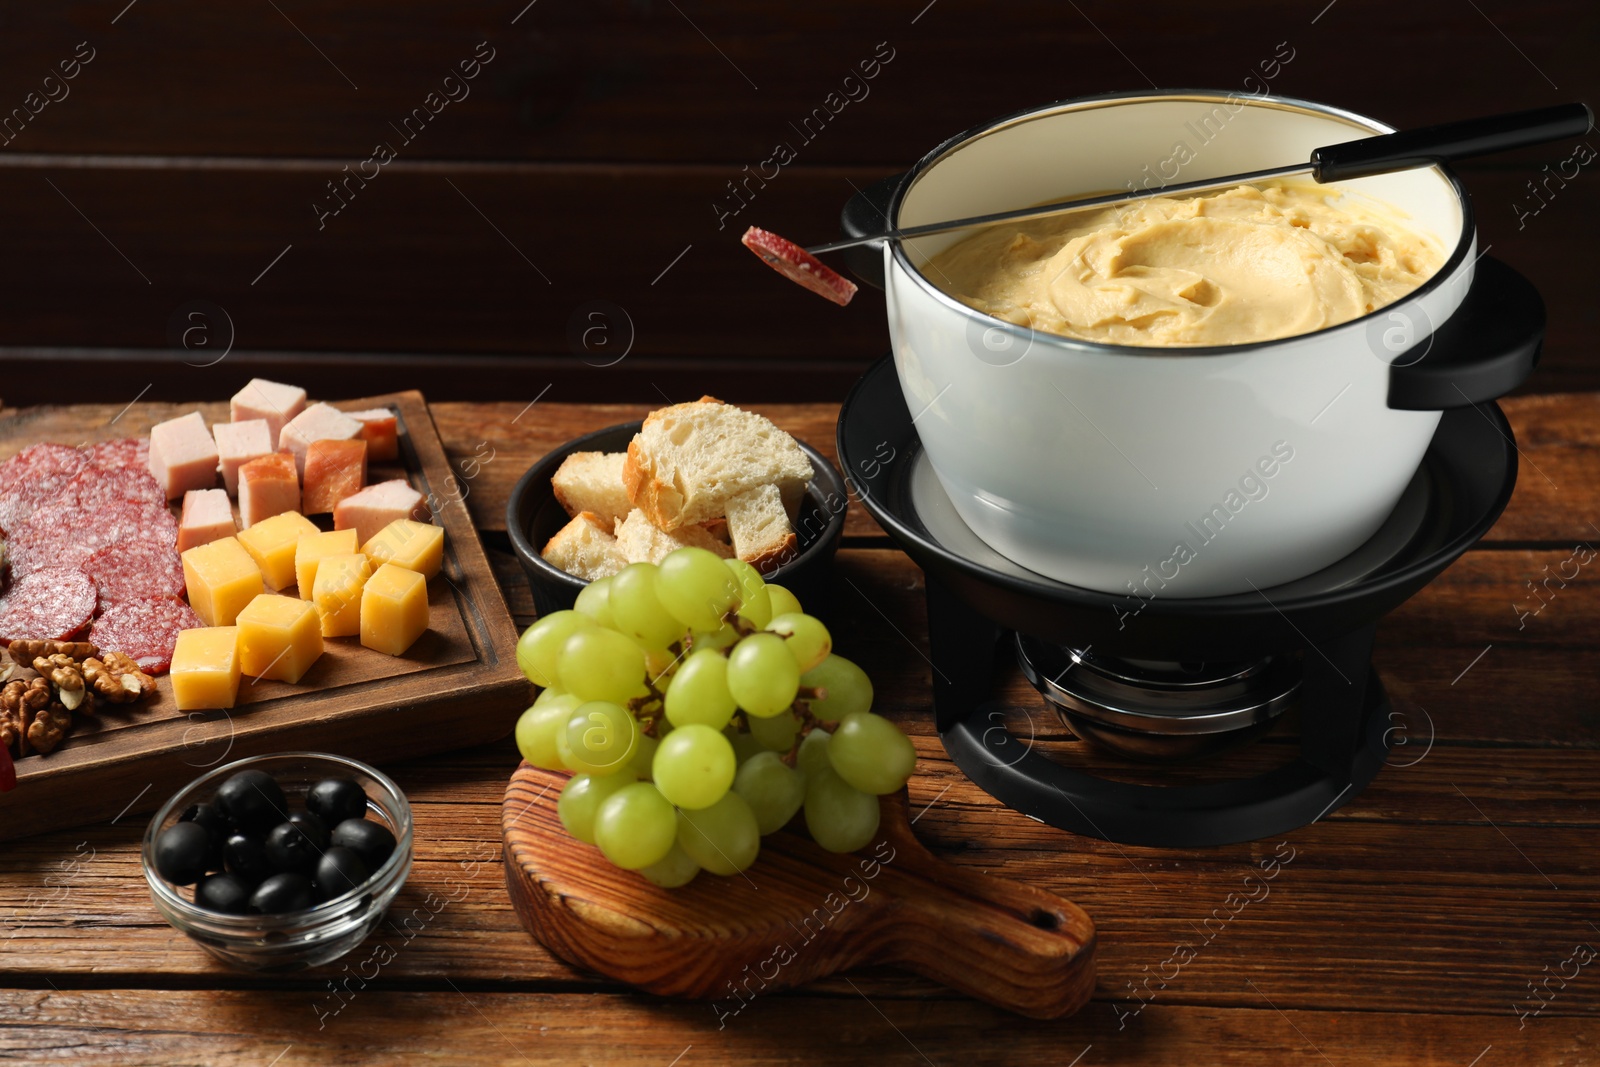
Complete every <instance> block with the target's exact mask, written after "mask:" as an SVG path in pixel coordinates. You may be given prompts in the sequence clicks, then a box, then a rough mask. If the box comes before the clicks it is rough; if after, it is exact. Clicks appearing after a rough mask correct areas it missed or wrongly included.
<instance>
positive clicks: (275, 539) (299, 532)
mask: <svg viewBox="0 0 1600 1067" xmlns="http://www.w3.org/2000/svg"><path fill="white" fill-rule="evenodd" d="M314 533H321V531H320V530H318V529H317V524H316V523H314V522H312V521H311V520H310V519H308V518H306V517H305V516H304V515H302V514H300V513H299V512H298V511H285V512H282V513H280V514H277V515H274V516H272V517H271V518H270V519H262V520H261V521H260V522H258V523H256V524H255V525H254V526H252V527H250V528H249V529H248V530H241V531H240V533H239V543H240V544H241V545H243V546H244V550H245V551H246V552H248V553H250V558H251V559H253V560H255V561H256V566H258V567H260V568H261V577H263V578H265V579H266V582H267V584H268V585H269V586H271V587H272V588H273V589H275V590H284V589H291V588H293V587H294V585H295V571H294V550H295V544H296V543H297V542H299V540H300V538H302V537H306V536H308V535H310V534H314Z"/></svg>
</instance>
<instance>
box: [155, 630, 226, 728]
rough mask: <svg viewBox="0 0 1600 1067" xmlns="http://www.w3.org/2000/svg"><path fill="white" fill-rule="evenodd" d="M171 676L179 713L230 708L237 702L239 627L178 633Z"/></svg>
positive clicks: (173, 651)
mask: <svg viewBox="0 0 1600 1067" xmlns="http://www.w3.org/2000/svg"><path fill="white" fill-rule="evenodd" d="M171 673H172V695H173V697H175V698H176V699H177V701H178V710H179V711H195V710H197V709H200V708H231V707H233V704H234V701H236V700H238V699H239V628H238V627H237V626H207V627H201V628H198V629H194V630H182V631H180V632H179V633H178V644H177V647H176V648H174V649H173V650H172V672H171Z"/></svg>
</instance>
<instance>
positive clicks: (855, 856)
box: [501, 763, 1095, 1021]
mask: <svg viewBox="0 0 1600 1067" xmlns="http://www.w3.org/2000/svg"><path fill="white" fill-rule="evenodd" d="M566 780H567V775H565V774H561V773H558V772H554V771H544V770H540V769H538V768H536V767H532V766H530V765H529V764H527V763H524V764H522V766H520V767H519V768H517V770H516V772H515V773H514V774H513V775H512V776H511V784H510V785H509V786H508V787H507V789H506V797H505V803H504V806H503V808H502V811H501V819H502V828H503V832H504V837H505V868H506V887H507V889H508V890H509V891H510V893H511V902H512V905H513V906H514V907H515V908H516V911H517V914H518V916H520V917H521V919H522V924H523V925H524V926H525V927H527V928H528V930H529V931H530V932H531V933H532V934H533V935H534V936H535V937H537V938H538V939H539V940H540V941H541V942H543V943H544V945H545V947H547V948H548V949H550V951H551V952H554V953H555V954H556V955H558V956H560V957H561V958H563V959H565V960H567V961H568V962H569V963H573V964H576V965H578V966H580V967H586V968H588V969H590V970H592V971H598V972H600V973H601V974H604V975H607V976H609V977H611V978H615V979H617V980H619V981H623V982H627V983H628V984H630V985H634V986H638V987H639V988H640V989H644V990H647V991H648V992H651V993H659V994H661V995H663V996H673V997H689V998H695V999H704V1000H710V1001H712V1006H713V1008H714V1009H715V1011H716V1013H717V1015H718V1017H719V1019H720V1020H723V1021H725V1020H726V1018H727V1016H728V1015H729V1014H737V1013H738V1012H739V1011H740V1010H742V1009H743V1007H744V1005H746V1004H747V1003H749V1002H750V1001H751V1000H752V999H754V998H756V997H760V996H763V995H765V994H768V993H774V992H777V991H778V990H781V989H789V988H792V987H794V986H799V985H803V984H805V983H806V982H810V981H814V980H815V979H818V978H821V977H824V976H826V975H830V974H833V973H835V972H836V971H843V970H848V969H850V968H853V967H859V966H864V965H867V964H892V965H895V966H900V967H905V968H907V969H909V970H912V971H915V972H916V973H918V974H920V975H923V976H924V977H926V978H931V979H933V980H934V981H937V982H940V983H942V984H943V985H946V986H949V987H950V988H952V989H957V990H960V991H961V992H963V993H966V994H968V995H970V996H973V997H976V998H978V999H979V1000H983V1001H987V1002H988V1003H990V1004H994V1005H996V1006H998V1007H1002V1008H1006V1009H1008V1010H1010V1011H1014V1012H1017V1013H1018V1014H1021V1015H1026V1016H1029V1017H1031V1018H1036V1019H1052V1018H1056V1017H1058V1016H1061V1015H1068V1014H1071V1013H1072V1012H1075V1011H1077V1010H1078V1009H1079V1008H1081V1007H1083V1005H1084V1004H1085V1003H1086V1002H1087V1001H1088V999H1089V995H1090V993H1092V992H1093V990H1094V982H1095V931H1094V923H1093V921H1092V920H1091V919H1090V918H1089V916H1088V914H1087V913H1086V912H1085V911H1084V910H1083V909H1082V908H1080V907H1078V906H1077V905H1076V904H1073V903H1072V902H1071V901H1068V900H1065V899H1063V898H1061V897H1058V896H1055V895H1054V894H1052V893H1047V892H1045V891H1044V890H1042V889H1035V888H1033V887H1032V886H1027V885H1022V884H1021V883H1018V882H1011V881H1006V880H1004V879H1001V878H995V877H991V876H989V875H986V874H982V873H980V872H978V871H976V870H973V869H971V868H966V867H956V866H953V865H951V864H948V863H945V862H943V861H941V860H939V859H936V858H935V857H934V856H933V854H932V853H930V852H929V851H928V850H927V849H926V848H924V847H923V846H922V845H921V844H920V843H919V842H918V841H917V839H916V837H915V836H914V835H913V834H912V832H911V826H910V824H909V823H908V822H907V819H906V795H905V791H904V790H901V791H900V792H899V793H897V794H894V795H892V796H888V797H884V798H883V817H882V826H881V827H880V829H879V836H878V840H877V841H875V842H874V843H873V844H871V845H869V846H867V847H866V848H863V849H861V850H860V851H859V852H855V853H851V854H847V855H836V854H834V853H831V852H828V851H826V850H825V849H822V848H820V847H819V846H817V845H816V844H814V843H813V842H812V841H811V840H810V839H809V838H807V837H805V836H804V835H803V834H801V833H799V832H797V831H796V830H795V829H794V828H792V827H791V828H789V829H785V830H781V831H779V832H778V833H776V834H772V835H770V836H768V837H765V838H762V841H761V855H760V856H759V857H757V859H756V862H755V864H754V865H753V866H752V867H751V868H750V869H749V870H748V871H746V872H745V873H744V874H743V875H734V876H733V877H729V878H720V877H717V876H715V875H711V874H707V873H705V872H701V873H700V874H699V875H698V876H697V877H696V878H695V879H694V881H692V882H690V883H689V884H688V885H687V886H684V887H682V888H679V889H660V888H658V887H656V886H654V885H652V884H651V883H649V882H647V881H646V880H645V879H644V878H643V877H641V876H640V875H638V874H635V873H633V872H631V871H623V870H618V869H617V868H615V867H613V866H612V865H611V864H610V863H608V862H606V860H605V858H604V857H603V856H602V855H601V854H600V850H599V849H597V848H595V847H594V846H593V845H585V844H583V843H581V842H579V841H576V840H574V839H573V838H572V837H571V836H570V835H568V834H567V832H566V830H565V829H564V828H563V827H562V825H561V820H560V818H559V816H558V815H557V813H556V801H557V799H558V797H559V796H560V793H561V787H562V785H563V784H565V782H566Z"/></svg>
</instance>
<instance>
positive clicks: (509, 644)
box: [0, 391, 531, 840]
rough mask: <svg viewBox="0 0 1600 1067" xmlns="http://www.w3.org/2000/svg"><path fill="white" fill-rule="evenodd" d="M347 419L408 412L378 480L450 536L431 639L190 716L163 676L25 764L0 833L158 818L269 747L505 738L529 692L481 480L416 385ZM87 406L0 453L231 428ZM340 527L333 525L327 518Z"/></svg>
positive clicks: (322, 665) (338, 658)
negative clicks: (395, 482)
mask: <svg viewBox="0 0 1600 1067" xmlns="http://www.w3.org/2000/svg"><path fill="white" fill-rule="evenodd" d="M333 404H334V406H335V407H338V408H342V409H344V410H346V411H360V410H364V409H369V408H381V407H387V408H390V409H392V410H393V411H394V412H395V413H396V415H397V416H398V421H399V426H400V459H399V461H398V462H395V463H390V464H374V465H372V467H371V468H370V470H369V472H368V480H369V482H376V481H383V480H385V479H389V478H405V479H407V480H408V481H410V482H411V484H412V485H413V486H415V487H416V488H417V489H418V491H420V492H421V493H422V494H423V495H424V496H426V497H427V498H428V499H429V501H430V503H431V505H432V507H433V509H434V522H435V523H436V524H438V525H440V526H443V527H444V531H445V542H444V567H443V569H442V570H441V572H440V573H439V574H438V575H437V576H436V577H435V578H433V579H432V580H431V581H430V582H429V583H428V601H429V619H428V632H427V633H425V634H424V635H423V636H422V637H420V638H418V639H417V642H416V643H415V644H414V645H412V646H411V648H410V649H408V650H407V652H406V654H405V655H403V656H388V655H385V654H383V653H381V652H376V651H373V650H372V649H369V648H365V647H363V646H362V645H361V644H360V642H359V641H358V640H357V639H356V638H354V637H340V638H328V639H326V641H325V646H324V647H325V651H324V652H323V654H322V656H321V658H320V659H318V660H317V662H316V663H315V664H314V665H313V666H312V668H311V670H310V671H309V672H308V673H307V674H306V676H305V677H304V678H302V679H301V680H300V681H299V682H298V683H297V684H294V685H290V684H288V683H285V682H275V681H270V680H257V679H253V678H249V677H246V678H244V679H243V680H242V682H241V683H240V686H239V700H238V704H237V706H235V707H234V708H232V709H229V710H226V711H194V712H187V713H186V712H182V711H179V710H178V709H177V705H176V703H175V702H174V700H173V697H172V682H171V679H170V677H169V676H167V675H165V674H163V675H160V676H159V677H158V679H157V681H158V684H159V687H160V691H159V693H158V694H157V695H156V696H155V697H153V698H152V699H150V700H147V701H142V702H140V703H137V704H132V705H124V706H112V707H104V706H97V709H96V714H95V715H93V716H78V717H77V719H76V724H75V727H74V731H73V733H72V735H71V736H70V737H68V739H67V741H66V742H65V743H64V744H63V745H62V747H61V748H59V749H57V750H56V751H55V752H53V753H51V754H49V755H47V756H38V755H32V756H27V757H24V758H23V759H19V760H17V763H16V767H17V779H18V782H17V787H16V788H15V789H13V790H12V791H11V792H9V793H0V840H5V839H9V838H15V837H22V836H25V835H27V834H32V833H38V832H40V831H43V830H50V829H55V828H58V827H63V826H77V825H81V824H84V823H89V822H96V821H99V820H102V819H114V818H120V817H121V816H123V815H127V814H134V813H138V812H143V811H149V810H152V809H154V808H156V807H158V806H160V805H161V804H162V803H163V802H165V801H166V799H167V798H168V797H169V796H170V795H171V794H172V793H174V792H176V791H177V790H178V789H180V788H182V787H183V786H184V785H186V784H187V783H188V782H189V781H191V780H193V779H194V778H196V777H198V776H199V775H201V774H203V773H205V772H206V771H207V770H209V769H211V768H213V767H217V766H220V765H221V764H223V763H226V762H229V761H232V760H236V759H241V758H243V757H245V756H251V755H257V754H260V753H266V752H282V751H293V750H314V751H326V752H333V753H336V754H339V755H344V756H350V757H353V758H355V759H361V760H366V761H381V760H394V759H404V758H408V757H411V756H418V755H425V754H428V753H433V752H442V751H447V750H449V749H452V748H464V747H467V746H471V745H478V744H483V743H485V742H488V741H493V740H495V739H497V738H500V737H504V736H505V735H506V734H507V733H508V732H510V730H511V728H512V726H513V725H515V722H516V718H517V715H518V714H519V713H520V712H521V711H522V709H523V708H524V707H526V706H527V703H528V701H529V699H530V695H531V693H530V688H531V687H530V686H529V685H528V682H527V680H526V679H525V678H523V676H522V672H521V671H520V670H518V669H517V665H516V641H517V632H516V627H515V625H514V624H513V623H512V620H511V615H510V612H509V611H508V610H507V609H506V604H505V600H504V598H503V597H502V595H501V593H500V588H499V586H498V584H496V582H495V578H494V574H493V572H492V571H491V569H490V566H489V561H488V558H487V557H486V556H485V555H484V551H483V544H482V542H481V541H479V539H478V533H477V530H476V529H475V528H474V526H473V523H472V518H471V516H470V515H469V514H468V512H467V509H466V506H465V504H464V500H465V497H466V495H467V493H468V492H469V491H470V480H471V474H472V473H473V472H472V471H457V470H455V469H453V468H452V466H451V464H450V459H449V457H448V456H447V455H446V453H445V450H444V446H443V444H442V443H441V442H440V440H439V434H438V431H437V430H436V429H435V428H434V425H433V418H432V416H431V415H430V414H429V412H428V406H427V403H426V402H425V401H424V400H423V397H422V394H421V393H418V392H414V391H413V392H404V393H390V394H385V395H383V396H374V397H367V398H364V399H359V400H349V401H335V402H333ZM93 410H95V409H88V408H85V407H83V406H75V407H73V408H28V409H24V410H22V411H20V412H17V411H8V412H5V413H3V414H0V459H4V458H5V457H7V456H10V455H11V454H13V453H15V452H17V451H20V450H21V449H23V448H25V447H27V446H28V445H31V444H35V443H38V442H40V441H54V442H57V443H60V444H68V445H80V444H85V443H92V442H95V441H100V440H108V439H113V438H118V437H138V436H142V435H145V434H147V433H148V432H149V429H150V427H151V426H152V425H154V424H155V423H157V422H160V421H162V420H164V419H168V418H172V417H173V416H175V415H181V414H184V413H185V412H188V411H194V410H199V411H200V412H201V414H202V415H204V416H205V418H206V420H207V422H213V421H218V420H221V421H225V420H226V419H227V418H228V406H227V404H225V403H222V404H198V405H196V404H186V405H177V404H148V405H142V404H141V405H134V406H133V407H130V408H128V409H124V410H123V411H122V412H121V413H120V414H119V413H118V409H116V408H115V407H110V406H108V407H107V409H106V414H105V416H104V418H103V419H91V420H88V423H87V424H86V422H85V420H84V413H85V412H86V411H93ZM314 518H316V519H317V520H318V521H319V525H323V526H324V527H325V528H331V517H330V516H316V517H314Z"/></svg>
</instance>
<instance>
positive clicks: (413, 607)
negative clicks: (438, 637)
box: [361, 563, 428, 656]
mask: <svg viewBox="0 0 1600 1067" xmlns="http://www.w3.org/2000/svg"><path fill="white" fill-rule="evenodd" d="M427 629H428V580H427V579H426V578H424V577H423V576H422V575H420V574H418V573H417V572H416V571H408V570H406V569H405V568H404V567H397V566H395V565H394V564H393V563H385V564H384V565H383V566H381V567H379V568H378V569H377V570H376V571H374V572H373V574H372V577H371V578H368V579H367V584H366V586H365V587H364V588H363V589H362V590H361V643H362V644H363V645H365V646H366V647H368V648H371V649H376V650H377V651H379V652H386V653H388V654H389V655H391V656H399V655H403V654H404V653H405V650H406V649H408V648H410V647H411V646H412V644H413V643H414V642H415V641H416V640H417V638H419V637H421V636H422V635H423V633H424V632H425V631H426V630H427Z"/></svg>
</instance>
